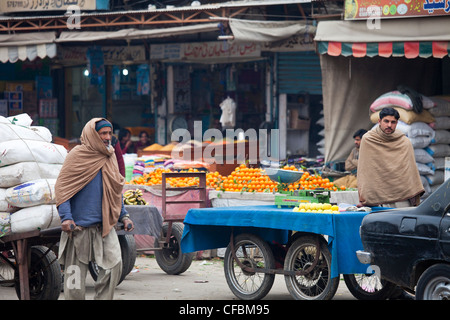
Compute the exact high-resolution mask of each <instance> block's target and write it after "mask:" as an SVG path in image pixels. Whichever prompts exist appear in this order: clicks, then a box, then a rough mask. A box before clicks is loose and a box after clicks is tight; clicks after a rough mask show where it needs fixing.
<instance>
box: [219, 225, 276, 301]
mask: <svg viewBox="0 0 450 320" xmlns="http://www.w3.org/2000/svg"><path fill="white" fill-rule="evenodd" d="M234 250H235V253H236V256H237V258H238V259H239V261H240V262H241V263H242V264H243V265H244V266H248V267H259V268H265V269H274V268H275V259H274V257H273V253H272V250H271V249H270V246H269V244H268V243H267V242H265V241H264V240H262V239H261V238H260V237H258V236H256V235H254V234H246V233H244V234H240V235H238V236H236V237H235V238H234ZM224 273H225V279H226V280H227V283H228V287H229V288H230V289H231V291H232V292H233V294H234V295H235V296H236V297H238V298H239V299H242V300H259V299H262V298H264V297H265V296H266V295H267V294H268V293H269V291H270V289H271V288H272V285H273V282H274V280H275V275H274V274H268V273H261V272H248V271H246V270H243V269H242V268H241V267H239V265H238V264H237V263H236V261H235V260H234V258H233V254H232V250H231V245H228V247H227V249H226V251H225V256H224Z"/></svg>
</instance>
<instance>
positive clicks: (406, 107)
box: [369, 91, 442, 198]
mask: <svg viewBox="0 0 450 320" xmlns="http://www.w3.org/2000/svg"><path fill="white" fill-rule="evenodd" d="M419 96H420V98H421V100H422V107H423V109H422V111H421V112H416V111H415V110H414V105H413V102H412V100H411V98H410V97H409V96H408V95H407V94H403V93H401V92H399V91H391V92H387V93H385V94H383V95H381V96H380V97H378V98H377V99H376V100H375V101H374V102H373V103H372V105H371V106H370V108H369V109H370V111H369V112H370V120H371V121H372V122H373V123H377V122H378V119H379V113H380V111H381V110H382V109H383V108H385V107H392V108H394V109H396V110H397V111H398V113H399V115H400V119H399V121H398V125H397V129H398V130H400V131H402V132H403V133H404V134H405V135H406V136H407V137H408V138H409V139H410V140H411V144H412V146H413V148H414V155H415V158H416V165H417V169H418V171H419V174H420V177H421V180H422V184H423V187H424V189H425V194H424V196H423V198H426V197H428V196H429V195H430V194H431V192H432V189H431V186H430V182H431V183H433V184H434V183H438V181H439V180H440V179H439V177H438V179H436V178H435V175H436V173H435V170H436V168H435V159H434V158H433V157H432V155H431V154H430V152H429V149H428V148H429V147H430V145H431V144H432V143H433V141H435V140H434V139H435V136H436V133H435V130H434V129H433V128H432V126H431V124H432V123H433V122H434V121H435V118H434V116H433V115H432V113H431V111H430V110H431V109H433V108H434V107H435V102H434V101H433V100H432V99H431V98H429V97H426V96H424V95H422V94H419ZM440 183H442V181H441V182H440Z"/></svg>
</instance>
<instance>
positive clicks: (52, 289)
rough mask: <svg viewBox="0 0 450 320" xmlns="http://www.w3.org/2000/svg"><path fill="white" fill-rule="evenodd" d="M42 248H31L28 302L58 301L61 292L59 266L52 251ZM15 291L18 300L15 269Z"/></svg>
mask: <svg viewBox="0 0 450 320" xmlns="http://www.w3.org/2000/svg"><path fill="white" fill-rule="evenodd" d="M47 250H48V248H47V247H44V246H33V247H31V261H30V268H29V275H28V276H29V286H30V300H58V298H59V295H60V294H61V290H62V272H61V266H60V264H59V262H58V260H57V258H56V254H55V253H54V252H53V251H49V252H48V253H47V254H45V253H46V252H47ZM14 278H15V289H16V293H17V296H18V297H19V299H20V280H19V271H18V269H16V272H15V275H14Z"/></svg>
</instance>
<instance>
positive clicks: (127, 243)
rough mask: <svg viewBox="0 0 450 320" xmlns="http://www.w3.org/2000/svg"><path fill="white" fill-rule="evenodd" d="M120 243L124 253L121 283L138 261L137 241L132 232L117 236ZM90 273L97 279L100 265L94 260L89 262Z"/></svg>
mask: <svg viewBox="0 0 450 320" xmlns="http://www.w3.org/2000/svg"><path fill="white" fill-rule="evenodd" d="M117 237H118V238H119V243H120V251H121V254H122V275H121V276H120V280H119V283H118V284H117V285H119V284H120V283H122V281H123V280H124V279H125V277H126V276H127V275H128V274H129V273H130V272H131V270H133V267H134V263H135V262H136V254H137V253H136V242H135V240H134V236H133V235H132V234H120V235H118V236H117ZM89 273H90V274H91V277H92V279H94V281H97V278H98V265H97V263H95V262H94V261H90V262H89Z"/></svg>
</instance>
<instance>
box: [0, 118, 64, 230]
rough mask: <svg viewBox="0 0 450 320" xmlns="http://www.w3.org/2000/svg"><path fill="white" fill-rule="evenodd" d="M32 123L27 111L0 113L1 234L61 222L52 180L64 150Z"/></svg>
mask: <svg viewBox="0 0 450 320" xmlns="http://www.w3.org/2000/svg"><path fill="white" fill-rule="evenodd" d="M31 123H32V120H31V118H30V117H29V116H28V115H27V114H21V115H18V116H14V117H9V118H5V117H0V236H2V235H5V234H7V233H8V232H13V233H18V232H27V231H32V230H37V229H47V228H51V227H55V226H59V225H60V220H59V215H58V213H57V210H56V206H55V200H54V184H55V181H56V178H57V177H58V174H59V172H60V170H61V167H62V164H63V162H64V159H65V157H66V155H67V150H66V149H65V148H64V147H63V146H60V145H57V144H54V143H52V142H51V141H52V135H51V133H50V131H49V130H48V129H47V128H45V127H38V126H31ZM8 223H9V224H8Z"/></svg>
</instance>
